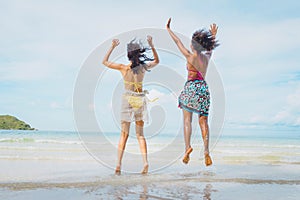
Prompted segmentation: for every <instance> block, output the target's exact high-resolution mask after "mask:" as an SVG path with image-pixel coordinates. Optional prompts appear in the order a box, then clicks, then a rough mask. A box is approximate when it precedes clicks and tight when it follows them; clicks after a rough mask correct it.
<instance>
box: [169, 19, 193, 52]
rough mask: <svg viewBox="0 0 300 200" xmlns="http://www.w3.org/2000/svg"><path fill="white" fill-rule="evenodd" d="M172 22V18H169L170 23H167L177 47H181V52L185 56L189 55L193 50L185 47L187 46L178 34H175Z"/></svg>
mask: <svg viewBox="0 0 300 200" xmlns="http://www.w3.org/2000/svg"><path fill="white" fill-rule="evenodd" d="M170 24H171V18H169V20H168V23H167V30H168V32H169V34H170V36H171V38H172V39H173V40H174V42H175V43H176V45H177V47H178V48H179V50H180V52H181V53H182V54H183V55H184V56H185V57H188V56H190V55H191V52H190V51H189V50H188V49H187V48H185V46H184V45H183V44H182V42H181V40H180V39H179V38H178V37H177V35H175V33H174V32H173V31H172V30H171V28H170Z"/></svg>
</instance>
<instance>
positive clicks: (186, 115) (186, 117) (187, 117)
mask: <svg viewBox="0 0 300 200" xmlns="http://www.w3.org/2000/svg"><path fill="white" fill-rule="evenodd" d="M182 111H183V128H184V130H183V131H184V142H185V151H187V150H188V149H189V148H190V147H191V135H192V116H193V113H191V112H189V111H186V110H184V109H182Z"/></svg>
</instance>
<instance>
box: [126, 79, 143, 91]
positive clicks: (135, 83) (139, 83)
mask: <svg viewBox="0 0 300 200" xmlns="http://www.w3.org/2000/svg"><path fill="white" fill-rule="evenodd" d="M124 83H125V84H130V85H133V86H134V87H135V90H136V91H139V86H142V85H143V82H131V81H125V80H124ZM138 93H139V92H138Z"/></svg>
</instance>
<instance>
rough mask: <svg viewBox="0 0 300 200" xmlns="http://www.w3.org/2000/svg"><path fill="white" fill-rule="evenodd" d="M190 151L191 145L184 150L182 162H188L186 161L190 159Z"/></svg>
mask: <svg viewBox="0 0 300 200" xmlns="http://www.w3.org/2000/svg"><path fill="white" fill-rule="evenodd" d="M192 151H193V148H192V147H190V148H189V149H188V150H186V152H185V154H184V157H183V159H182V162H183V163H184V164H188V162H189V161H190V153H192Z"/></svg>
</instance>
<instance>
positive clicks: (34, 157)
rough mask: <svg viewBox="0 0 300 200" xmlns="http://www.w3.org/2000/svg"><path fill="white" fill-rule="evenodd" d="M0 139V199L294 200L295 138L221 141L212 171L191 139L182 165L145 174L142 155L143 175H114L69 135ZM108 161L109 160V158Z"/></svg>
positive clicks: (298, 187) (298, 185)
mask: <svg viewBox="0 0 300 200" xmlns="http://www.w3.org/2000/svg"><path fill="white" fill-rule="evenodd" d="M1 134H2V138H1V142H0V151H1V159H0V165H1V169H0V171H1V177H0V198H1V199H12V200H20V199H45V200H47V199H210V200H211V199H298V198H299V191H300V174H299V164H300V153H299V150H300V145H299V140H295V138H290V139H286V140H285V142H283V141H282V140H275V141H274V140H273V141H272V140H270V139H269V140H263V139H261V140H259V142H258V140H257V139H256V142H254V141H253V140H250V139H249V138H240V137H238V138H236V137H221V138H220V139H219V141H218V143H217V145H216V146H215V147H214V148H213V150H212V157H213V161H214V164H213V166H212V167H205V166H204V164H203V160H202V157H201V156H200V152H201V146H199V145H198V146H197V145H196V142H197V141H196V140H195V150H194V152H193V153H192V155H191V161H190V163H189V164H188V165H184V164H183V163H182V162H181V159H178V160H175V161H174V162H173V163H172V164H171V165H169V166H166V167H164V168H162V169H160V170H153V169H154V168H155V167H156V166H158V163H159V162H160V158H156V157H152V156H151V154H150V155H149V160H150V173H149V174H148V175H140V174H138V173H131V172H123V173H122V175H121V176H115V175H114V170H113V168H109V167H107V166H105V165H103V164H101V163H99V162H98V161H97V160H95V159H94V158H93V157H92V156H91V155H90V154H89V153H88V152H87V151H86V149H85V148H84V147H83V145H82V143H81V142H80V140H79V138H78V135H77V134H75V133H72V132H71V133H57V132H56V133H54V132H47V133H44V132H40V133H39V134H36V133H35V135H26V139H25V137H24V134H25V133H23V132H21V133H20V132H19V133H15V132H12V133H10V132H4V133H3V132H2V133H1ZM9 135H10V137H8V136H9ZM116 138H117V137H116ZM158 141H159V140H158ZM161 141H162V143H164V142H165V141H166V140H164V139H163V138H161ZM135 142H136V141H135V140H132V142H130V141H129V147H128V149H129V150H128V151H129V152H127V154H130V151H131V150H134V147H135V146H137V145H136V144H135ZM131 145H132V146H131ZM161 145H162V144H161ZM151 146H152V147H153V148H154V147H156V148H157V146H160V144H158V143H157V142H156V143H155V144H154V143H151V140H150V141H149V148H151ZM178 146H180V147H181V146H182V144H181V143H180V144H178ZM131 148H132V149H131ZM179 150H181V149H179ZM174 152H176V151H175V150H174ZM109 156H110V157H111V159H112V160H114V159H115V158H114V157H115V154H113V153H112V154H111V155H109ZM124 159H126V157H125V158H124ZM130 159H131V157H128V158H127V160H129V161H127V162H124V165H125V166H126V167H127V168H128V169H131V168H132V169H136V170H139V169H140V168H141V164H142V163H141V159H139V160H137V161H136V162H132V161H131V160H130ZM125 166H124V167H125ZM112 167H113V166H112Z"/></svg>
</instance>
